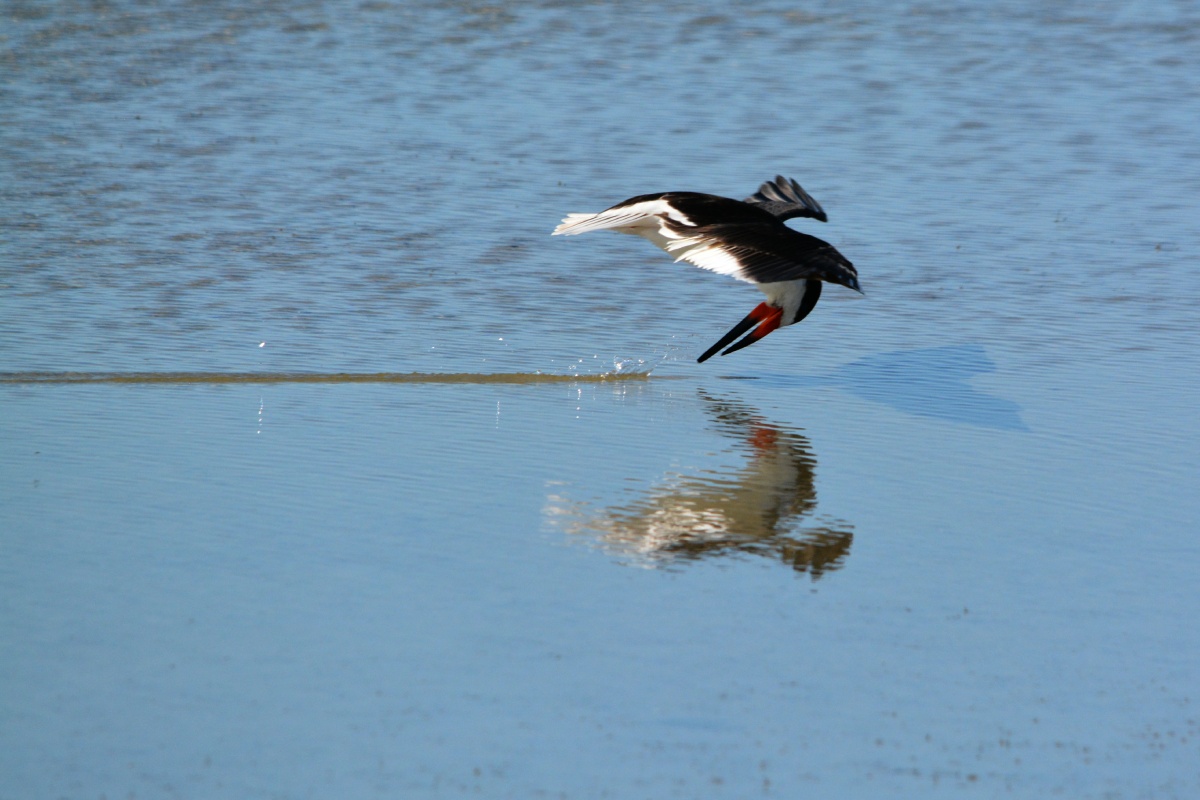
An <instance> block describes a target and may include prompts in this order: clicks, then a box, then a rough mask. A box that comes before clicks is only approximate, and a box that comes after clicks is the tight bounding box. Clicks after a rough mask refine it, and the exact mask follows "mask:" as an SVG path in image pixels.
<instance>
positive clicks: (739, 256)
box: [663, 220, 862, 291]
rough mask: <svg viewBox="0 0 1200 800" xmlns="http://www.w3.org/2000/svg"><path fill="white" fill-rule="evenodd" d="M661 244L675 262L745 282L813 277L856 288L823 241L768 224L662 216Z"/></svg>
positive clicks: (844, 262) (842, 260)
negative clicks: (683, 221) (694, 223)
mask: <svg viewBox="0 0 1200 800" xmlns="http://www.w3.org/2000/svg"><path fill="white" fill-rule="evenodd" d="M663 233H664V234H665V235H666V236H667V237H668V238H669V240H670V241H668V242H667V244H666V247H665V248H664V249H665V250H666V251H667V252H668V253H671V254H672V255H673V256H675V260H676V261H687V262H688V263H689V264H695V265H696V266H697V267H700V268H701V269H707V270H711V271H713V272H719V273H721V274H722V275H730V276H732V277H734V278H738V279H739V280H743V281H748V282H750V283H759V284H761V283H775V282H778V281H795V280H805V279H816V280H822V281H829V282H830V283H838V284H841V285H842V286H846V287H848V288H851V289H854V290H855V291H862V290H861V289H859V286H858V272H857V271H856V270H855V269H854V265H853V264H851V263H850V261H849V260H848V259H847V258H846V257H845V256H843V255H842V254H841V253H839V252H838V251H837V249H836V248H834V246H833V245H831V244H829V243H828V242H823V241H821V240H820V239H818V238H816V237H815V236H809V235H807V234H804V233H800V232H799V231H793V230H791V229H790V228H788V227H786V226H785V225H783V224H781V223H776V224H771V225H746V224H740V225H739V224H734V225H703V226H698V227H691V226H687V225H678V224H675V223H673V222H671V221H670V220H664V222H663Z"/></svg>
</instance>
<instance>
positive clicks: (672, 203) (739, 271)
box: [552, 175, 862, 362]
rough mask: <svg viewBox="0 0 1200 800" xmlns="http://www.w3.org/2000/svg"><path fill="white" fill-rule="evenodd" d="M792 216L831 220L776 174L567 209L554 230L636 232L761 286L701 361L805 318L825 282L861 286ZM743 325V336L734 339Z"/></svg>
mask: <svg viewBox="0 0 1200 800" xmlns="http://www.w3.org/2000/svg"><path fill="white" fill-rule="evenodd" d="M793 217H810V218H812V219H818V220H820V221H821V222H825V221H826V220H827V217H826V216H825V210H824V209H823V208H821V205H820V204H819V203H818V202H817V201H816V200H814V199H813V198H812V197H811V196H810V195H809V194H808V193H807V192H805V191H804V190H803V189H802V188H800V184H798V183H796V182H795V181H794V180H791V179H789V178H784V177H783V176H782V175H779V176H776V178H775V180H773V181H767V182H766V183H764V184H763V185H762V186H761V187H759V189H758V191H757V192H756V193H755V194H754V195H752V196H751V197H748V198H746V199H745V200H732V199H730V198H728V197H718V196H716V195H711V194H701V193H699V192H665V193H663V194H642V195H638V196H637V197H631V198H629V199H628V200H625V201H623V202H620V203H617V204H616V205H615V206H613V207H611V208H608V209H605V210H604V211H601V212H600V213H599V214H568V215H567V217H566V218H565V219H563V221H562V224H561V225H559V226H558V227H557V228H555V229H554V234H552V235H557V234H567V235H570V234H576V233H587V232H588V231H599V230H611V231H617V232H618V233H632V234H636V235H638V236H641V237H643V238H645V239H649V240H650V241H651V242H652V243H654V244H655V245H656V246H658V247H661V248H662V249H663V250H666V251H667V252H668V253H670V254H671V255H673V256H675V260H676V261H687V262H689V263H691V264H695V265H696V266H697V267H700V268H702V269H707V270H711V271H713V272H719V273H721V274H722V275H730V276H732V277H734V278H737V279H738V280H743V281H747V282H749V283H753V284H754V285H755V286H756V287H758V289H759V291H761V292H762V293H763V294H765V295H766V296H767V300H766V302H765V303H759V305H758V306H757V307H756V308H755V309H754V310H753V311H751V312H750V314H749V315H748V316H747V317H746V318H745V319H743V320H742V321H741V322H739V323H738V324H737V325H735V326H733V329H732V330H730V331H729V333H727V334H725V335H724V336H722V337H721V340H720V341H719V342H717V343H716V344H714V345H713V346H712V347H710V348H709V349H708V350H706V351H705V352H704V354H703V355H701V356H700V357H699V358H698V359H696V360H697V361H700V362H703V361H706V360H708V359H709V358H711V357H712V356H713V355H715V354H716V353H717V351H719V350H720V349H721V348H722V347H725V346H726V345H729V347H728V348H726V349H725V351H724V352H722V353H721V355H723V356H724V355H729V354H730V353H732V352H734V351H735V350H741V349H742V348H743V347H748V346H750V345H752V344H754V343H755V342H757V341H758V340H759V339H762V338H763V337H764V336H766V335H767V334H768V333H770V332H771V331H774V330H776V329H778V328H781V327H783V326H785V325H794V324H796V323H797V322H799V321H800V320H802V319H804V318H805V317H807V316H808V314H809V312H811V311H812V310H813V307H814V306H816V304H817V300H818V299H819V298H820V296H821V282H822V281H828V282H830V283H838V284H841V285H842V286H846V287H849V288H851V289H853V290H854V291H856V292H860V293H861V292H862V289H860V288H859V286H858V272H856V271H855V269H854V265H853V264H851V263H850V261H849V260H847V259H846V257H845V256H843V255H842V254H841V253H839V252H838V251H837V250H836V249H834V247H833V245H831V244H829V243H828V242H824V241H822V240H820V239H818V238H817V237H815V236H809V235H808V234H806V233H800V232H799V231H795V230H792V229H791V228H789V227H788V226H787V225H784V224H783V222H784V220H787V219H792V218H793ZM756 326H757V327H756ZM751 328H754V330H750V329H751ZM746 331H750V333H748V334H746V336H745V338H743V339H742V340H741V341H738V342H736V343H735V344H730V343H731V342H734V340H736V339H737V338H738V337H739V336H741V335H742V334H743V333H746Z"/></svg>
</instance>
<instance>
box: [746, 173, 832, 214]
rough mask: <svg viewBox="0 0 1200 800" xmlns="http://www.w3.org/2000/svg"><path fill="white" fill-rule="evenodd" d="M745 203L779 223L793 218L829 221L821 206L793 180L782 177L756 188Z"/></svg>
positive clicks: (777, 176)
mask: <svg viewBox="0 0 1200 800" xmlns="http://www.w3.org/2000/svg"><path fill="white" fill-rule="evenodd" d="M745 202H746V203H749V204H750V205H752V206H758V207H759V208H761V209H763V210H764V211H768V212H770V213H771V214H773V215H774V216H775V218H776V219H778V220H780V221H783V220H785V219H792V218H793V217H811V218H812V219H819V220H820V221H821V222H828V221H829V217H827V216H826V215H825V209H823V208H821V204H820V203H818V202H817V201H816V200H814V199H813V197H812V195H810V194H809V193H808V192H806V191H804V189H802V188H800V184H798V183H796V181H795V180H793V179H792V178H785V177H783V176H782V175H776V176H775V180H773V181H767V182H766V183H764V184H763V185H762V186H760V187H758V191H757V192H755V193H754V194H753V195H751V196H750V197H747V198H746V200H745Z"/></svg>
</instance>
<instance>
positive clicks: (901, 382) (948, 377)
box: [730, 344, 1029, 431]
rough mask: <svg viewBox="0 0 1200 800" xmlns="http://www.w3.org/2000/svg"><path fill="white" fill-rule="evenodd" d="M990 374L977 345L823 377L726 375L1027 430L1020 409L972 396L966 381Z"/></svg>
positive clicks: (884, 357) (879, 359)
mask: <svg viewBox="0 0 1200 800" xmlns="http://www.w3.org/2000/svg"><path fill="white" fill-rule="evenodd" d="M995 371H996V365H995V363H994V362H993V361H992V360H991V358H989V357H988V354H987V352H986V351H985V350H984V348H983V347H982V346H981V345H978V344H967V345H949V346H946V347H929V348H923V349H920V350H894V351H892V352H888V353H876V354H874V355H870V356H867V357H866V358H860V359H859V360H858V361H854V362H851V363H849V364H846V365H844V366H841V367H838V368H837V369H835V370H834V371H833V372H830V373H828V374H826V375H804V376H795V375H762V376H757V377H753V378H751V377H738V376H731V378H730V379H731V380H756V381H759V382H761V383H765V384H767V385H769V386H781V387H792V388H796V387H811V386H836V387H837V388H839V389H842V390H844V391H847V392H849V393H850V394H853V395H855V396H856V397H861V398H863V399H864V400H870V401H872V402H875V403H883V404H884V405H886V406H890V407H892V408H894V409H896V410H897V411H901V412H904V413H905V414H912V415H914V416H918V417H932V418H934V419H942V420H949V421H951V422H961V423H965V424H967V425H976V426H980V427H984V428H998V429H1000V430H1012V431H1026V430H1029V428H1028V427H1027V426H1026V425H1025V423H1024V422H1023V421H1022V420H1021V407H1020V406H1018V405H1017V404H1016V403H1014V402H1012V401H1011V400H1005V399H1004V398H1002V397H996V396H994V395H990V394H986V393H984V392H981V391H978V390H977V389H975V388H973V387H972V386H971V385H970V384H969V383H968V382H967V381H968V379H970V378H971V377H973V376H975V375H981V374H985V373H989V372H995Z"/></svg>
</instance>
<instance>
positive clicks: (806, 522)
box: [546, 391, 854, 580]
mask: <svg viewBox="0 0 1200 800" xmlns="http://www.w3.org/2000/svg"><path fill="white" fill-rule="evenodd" d="M700 398H701V400H702V401H703V403H704V405H705V411H706V412H707V413H708V415H709V416H710V417H711V418H712V423H711V426H710V427H711V428H712V429H714V430H715V431H717V432H718V433H720V434H723V435H724V436H727V437H729V438H731V439H733V440H735V442H736V443H735V444H734V445H732V446H731V447H729V448H728V450H727V452H734V453H738V454H740V455H744V456H746V461H745V463H743V464H742V465H741V466H740V467H738V468H736V469H730V470H723V471H712V472H707V471H706V472H704V473H703V474H696V475H681V474H674V475H668V476H667V477H666V478H664V479H663V480H662V482H661V483H660V484H659V485H658V486H655V487H654V488H652V489H651V490H650V491H649V493H648V494H647V495H646V496H643V497H639V498H638V499H636V500H634V501H633V502H631V503H629V504H628V505H624V506H611V507H609V508H601V509H592V508H591V507H590V504H588V503H584V502H575V501H572V500H569V499H567V498H565V497H563V496H561V495H551V496H550V497H549V498H548V499H547V505H546V514H547V516H548V517H549V518H550V521H551V523H552V524H553V525H555V527H557V528H559V529H561V530H565V531H566V532H568V533H571V534H577V535H586V536H592V537H595V538H596V539H597V541H598V542H599V543H600V545H601V546H602V547H604V548H605V549H606V550H609V551H611V552H614V553H617V554H619V555H621V556H623V557H625V558H628V559H629V560H630V561H631V562H632V563H636V564H640V565H644V566H670V565H678V564H683V563H687V562H693V561H699V560H700V559H704V558H712V557H718V556H728V555H738V554H744V555H754V556H767V557H769V558H778V559H780V560H781V561H783V562H784V563H785V564H789V565H790V566H791V567H792V568H793V569H795V570H796V571H798V572H807V573H809V574H811V575H812V577H813V579H814V580H816V579H817V578H820V577H821V576H822V575H823V574H824V573H826V572H828V571H831V570H835V569H838V568H839V567H840V566H841V565H842V562H843V561H844V560H845V558H846V556H847V555H848V554H849V552H850V543H851V542H852V541H853V539H854V534H853V532H852V531H853V527H852V526H851V525H849V524H848V523H846V522H841V521H836V520H819V519H817V517H816V508H817V492H816V487H815V483H814V477H813V471H814V469H815V467H816V463H817V462H816V458H815V457H814V456H813V454H812V449H811V446H810V444H809V441H808V439H807V438H805V437H804V436H802V435H801V434H800V433H798V432H796V431H793V430H789V429H787V428H784V427H781V426H779V425H775V424H773V423H771V422H768V421H767V420H766V419H764V418H763V417H762V416H761V415H760V414H758V413H757V412H756V411H755V410H754V409H752V408H750V407H749V406H746V405H744V404H742V403H739V402H736V401H732V400H721V399H717V398H714V397H712V396H710V395H708V394H706V393H705V392H703V391H701V392H700Z"/></svg>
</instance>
